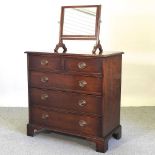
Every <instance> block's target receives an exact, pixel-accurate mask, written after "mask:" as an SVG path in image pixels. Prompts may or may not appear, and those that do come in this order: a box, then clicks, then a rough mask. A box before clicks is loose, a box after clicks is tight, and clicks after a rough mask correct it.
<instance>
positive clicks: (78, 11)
mask: <svg viewBox="0 0 155 155" xmlns="http://www.w3.org/2000/svg"><path fill="white" fill-rule="evenodd" d="M100 14H101V5H83V6H62V7H61V17H60V34H59V43H58V44H57V45H56V48H55V49H54V51H55V53H58V49H59V48H60V47H62V48H63V53H66V51H67V48H66V46H65V44H64V43H63V40H96V45H95V46H94V48H93V50H92V53H93V54H96V50H97V48H98V49H99V51H100V52H99V54H102V51H103V50H102V46H101V44H100V41H99V30H100Z"/></svg>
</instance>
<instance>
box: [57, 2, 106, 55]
mask: <svg viewBox="0 0 155 155" xmlns="http://www.w3.org/2000/svg"><path fill="white" fill-rule="evenodd" d="M91 7H96V23H95V35H63V26H64V18H65V13H64V12H65V9H67V8H91ZM100 18H101V5H77V6H62V7H61V15H60V31H59V43H58V44H57V45H56V47H55V49H54V52H55V53H58V49H59V48H60V47H62V48H63V53H66V51H67V48H66V46H65V44H64V43H63V40H96V44H95V46H94V48H93V50H92V54H96V50H97V49H99V54H102V51H103V49H102V46H101V44H100V40H99V33H100V22H101V19H100Z"/></svg>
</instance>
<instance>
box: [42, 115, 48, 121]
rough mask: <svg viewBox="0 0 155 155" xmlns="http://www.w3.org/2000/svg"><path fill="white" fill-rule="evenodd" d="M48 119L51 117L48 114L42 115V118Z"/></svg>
mask: <svg viewBox="0 0 155 155" xmlns="http://www.w3.org/2000/svg"><path fill="white" fill-rule="evenodd" d="M48 117H49V116H48V114H42V116H41V118H42V119H44V120H45V119H47V118H48Z"/></svg>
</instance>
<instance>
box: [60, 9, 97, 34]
mask: <svg viewBox="0 0 155 155" xmlns="http://www.w3.org/2000/svg"><path fill="white" fill-rule="evenodd" d="M96 9H97V8H96V7H83V8H65V10H64V25H63V35H74V36H75V35H93V36H95V25H96Z"/></svg>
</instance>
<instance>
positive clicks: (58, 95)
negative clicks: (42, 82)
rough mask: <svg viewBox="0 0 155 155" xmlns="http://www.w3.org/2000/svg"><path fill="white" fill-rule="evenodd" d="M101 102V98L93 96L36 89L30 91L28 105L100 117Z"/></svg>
mask: <svg viewBox="0 0 155 155" xmlns="http://www.w3.org/2000/svg"><path fill="white" fill-rule="evenodd" d="M101 102H102V101H101V97H95V96H93V95H81V94H78V93H70V92H62V91H53V90H41V89H36V88H31V89H30V103H31V104H33V105H41V106H47V107H54V108H59V109H67V110H71V111H76V112H85V113H91V114H97V115H101V109H102V108H101Z"/></svg>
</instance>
